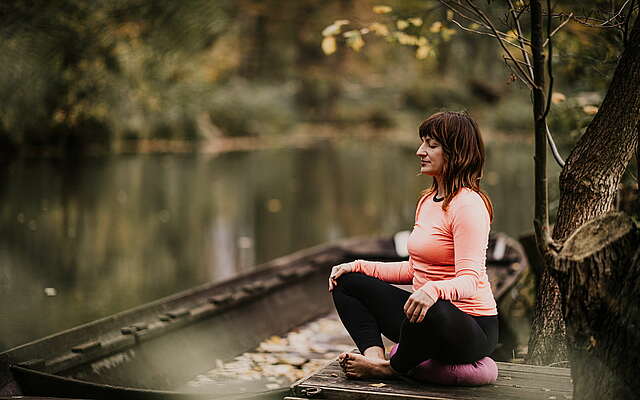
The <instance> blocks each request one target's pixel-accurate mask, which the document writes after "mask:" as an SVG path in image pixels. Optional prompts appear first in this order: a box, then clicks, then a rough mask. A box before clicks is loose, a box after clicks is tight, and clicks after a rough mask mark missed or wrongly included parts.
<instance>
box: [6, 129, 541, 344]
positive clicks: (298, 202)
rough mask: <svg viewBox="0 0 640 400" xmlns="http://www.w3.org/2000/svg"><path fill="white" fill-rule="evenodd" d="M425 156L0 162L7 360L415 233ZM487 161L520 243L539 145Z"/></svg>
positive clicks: (390, 152)
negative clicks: (356, 240) (29, 347)
mask: <svg viewBox="0 0 640 400" xmlns="http://www.w3.org/2000/svg"><path fill="white" fill-rule="evenodd" d="M414 152H415V150H414V149H410V148H402V147H394V146H390V145H388V144H384V143H377V144H376V143H370V142H367V143H366V144H365V143H361V142H353V141H349V142H346V141H345V142H340V143H338V144H329V143H325V144H323V145H320V146H315V147H314V148H308V149H280V150H263V151H257V152H234V153H227V154H223V155H218V156H215V157H210V156H203V155H199V156H198V155H195V156H193V155H190V156H176V155H171V156H130V157H125V156H118V157H112V158H103V159H88V160H83V161H76V162H60V161H51V160H38V161H34V160H28V161H24V162H23V161H20V162H15V163H13V164H10V165H8V166H4V167H1V169H0V176H1V178H2V182H3V184H2V185H1V187H0V200H1V203H0V221H1V222H0V230H1V233H0V351H1V350H4V349H7V348H10V347H13V346H15V345H18V344H21V343H25V342H27V341H30V340H33V339H36V338H39V337H42V336H44V335H47V334H50V333H53V332H56V331H59V330H62V329H66V328H69V327H72V326H74V325H77V324H79V323H82V322H87V321H91V320H93V319H96V318H99V317H103V316H106V315H109V314H112V313H114V312H117V311H121V310H124V309H127V308H130V307H133V306H135V305H138V304H141V303H144V302H148V301H151V300H154V299H157V298H160V297H163V296H166V295H169V294H171V293H173V292H176V291H179V290H182V289H186V288H189V287H192V286H194V285H198V284H201V283H204V282H208V281H214V280H221V279H225V278H229V277H231V276H233V275H235V274H237V273H239V272H243V271H247V270H250V269H251V268H253V266H254V265H256V264H258V263H262V262H264V261H267V260H270V259H272V258H274V257H278V256H281V255H284V254H288V253H290V252H292V251H294V250H297V249H301V248H305V247H308V246H311V245H315V244H318V243H322V242H325V241H329V240H334V239H337V238H342V237H348V236H353V235H363V234H364V235H369V234H371V235H373V234H390V233H393V232H395V231H398V230H402V229H408V228H410V227H411V226H412V225H413V215H414V207H415V203H416V200H417V195H418V193H419V191H420V190H421V189H422V188H424V187H425V186H426V185H427V184H428V183H429V182H430V181H429V180H428V179H426V178H424V177H418V176H416V172H417V168H418V165H417V162H416V160H417V158H416V157H415V154H414ZM487 153H488V165H487V169H486V179H485V182H486V184H485V189H486V190H487V191H488V192H489V194H490V195H491V197H492V200H493V201H494V206H495V208H496V216H495V221H494V224H493V230H494V231H503V232H507V233H508V234H511V235H513V236H518V235H519V234H521V233H522V232H524V231H527V230H529V229H530V228H529V226H530V221H531V220H532V208H533V187H532V181H533V175H532V167H533V165H532V164H533V161H532V160H533V159H532V156H531V154H532V153H531V149H530V146H529V145H522V144H509V145H507V144H501V145H496V144H494V145H491V144H489V146H488V149H487ZM47 288H51V289H47ZM52 289H55V296H50V295H47V293H46V292H49V294H52V293H51V292H52Z"/></svg>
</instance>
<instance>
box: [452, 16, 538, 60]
mask: <svg viewBox="0 0 640 400" xmlns="http://www.w3.org/2000/svg"><path fill="white" fill-rule="evenodd" d="M451 22H453V23H454V24H456V25H457V26H458V27H459V28H460V29H462V30H464V31H467V32H471V33H475V34H478V35H484V36H490V37H492V38H495V37H496V35H494V34H493V33H491V32H482V31H478V30H475V29H471V28H467V27H466V26H464V25H462V24H461V23H459V22H458V21H456V20H455V19H452V20H451ZM505 36H508V35H506V34H505ZM506 42H507V43H508V44H510V45H511V46H513V47H515V48H517V49H520V50H521V51H522V52H523V53H524V54H528V50H527V49H525V48H524V47H521V46H519V45H517V44H515V43H512V42H510V41H508V40H507V41H506Z"/></svg>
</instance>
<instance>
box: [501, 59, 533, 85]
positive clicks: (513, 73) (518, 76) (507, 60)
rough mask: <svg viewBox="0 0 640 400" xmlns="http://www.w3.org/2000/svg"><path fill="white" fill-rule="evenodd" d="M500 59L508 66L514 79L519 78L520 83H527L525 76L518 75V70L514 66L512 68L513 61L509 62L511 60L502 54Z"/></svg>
mask: <svg viewBox="0 0 640 400" xmlns="http://www.w3.org/2000/svg"><path fill="white" fill-rule="evenodd" d="M502 59H503V60H504V63H505V65H506V66H507V68H509V70H510V71H511V74H512V75H513V76H515V77H516V79H518V80H520V81H521V82H522V83H524V84H525V85H527V84H528V83H527V80H526V79H525V77H523V76H522V75H520V71H518V70H517V69H516V68H514V66H513V63H512V62H511V60H510V59H509V58H508V57H507V56H503V57H502ZM519 62H520V63H523V62H522V61H519ZM523 64H524V63H523Z"/></svg>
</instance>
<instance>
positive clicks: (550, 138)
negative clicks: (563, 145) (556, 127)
mask: <svg viewBox="0 0 640 400" xmlns="http://www.w3.org/2000/svg"><path fill="white" fill-rule="evenodd" d="M544 127H545V129H546V130H547V142H548V143H549V147H551V154H553V158H554V159H555V160H556V162H557V163H558V165H559V166H560V168H564V164H565V162H564V160H563V159H562V156H561V155H560V152H559V151H558V147H556V142H554V141H553V136H551V131H550V130H549V125H547V121H545V122H544Z"/></svg>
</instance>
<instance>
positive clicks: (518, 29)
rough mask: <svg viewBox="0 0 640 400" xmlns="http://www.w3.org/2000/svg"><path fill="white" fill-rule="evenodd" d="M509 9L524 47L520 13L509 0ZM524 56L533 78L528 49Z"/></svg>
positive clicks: (523, 53)
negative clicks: (517, 12)
mask: <svg viewBox="0 0 640 400" xmlns="http://www.w3.org/2000/svg"><path fill="white" fill-rule="evenodd" d="M509 11H510V12H511V17H512V18H513V22H515V24H516V32H517V33H518V40H519V41H520V45H521V46H522V47H524V43H523V41H522V40H521V38H522V37H523V35H522V27H521V26H520V15H521V14H516V9H515V7H514V6H513V2H512V1H511V0H509ZM522 57H523V58H524V60H525V62H526V63H527V66H528V67H529V76H530V77H531V79H533V66H532V65H531V60H529V54H528V53H527V52H526V51H523V52H522Z"/></svg>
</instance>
